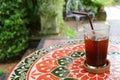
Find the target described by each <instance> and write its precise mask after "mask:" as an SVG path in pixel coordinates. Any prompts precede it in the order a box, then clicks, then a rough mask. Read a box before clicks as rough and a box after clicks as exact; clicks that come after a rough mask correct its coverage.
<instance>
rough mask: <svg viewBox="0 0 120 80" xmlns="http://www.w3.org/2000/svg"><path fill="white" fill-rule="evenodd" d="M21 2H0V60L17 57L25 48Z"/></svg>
mask: <svg viewBox="0 0 120 80" xmlns="http://www.w3.org/2000/svg"><path fill="white" fill-rule="evenodd" d="M22 6H23V4H22V0H1V1H0V59H1V60H5V59H9V58H12V57H15V56H18V55H19V54H20V52H21V51H22V50H24V49H25V48H26V47H27V41H28V30H27V28H26V26H25V25H26V23H27V20H26V18H25V16H26V10H25V8H24V7H22Z"/></svg>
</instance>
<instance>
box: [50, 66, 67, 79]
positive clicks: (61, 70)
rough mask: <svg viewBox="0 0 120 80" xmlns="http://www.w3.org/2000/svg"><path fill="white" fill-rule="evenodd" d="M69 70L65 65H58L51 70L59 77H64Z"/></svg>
mask: <svg viewBox="0 0 120 80" xmlns="http://www.w3.org/2000/svg"><path fill="white" fill-rule="evenodd" d="M68 73H69V71H68V69H66V68H65V67H58V68H56V69H55V70H53V71H52V74H53V75H55V76H57V77H60V78H65V77H66V76H67V75H68Z"/></svg>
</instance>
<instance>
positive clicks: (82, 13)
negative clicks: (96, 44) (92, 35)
mask: <svg viewBox="0 0 120 80" xmlns="http://www.w3.org/2000/svg"><path fill="white" fill-rule="evenodd" d="M73 14H78V15H85V16H86V17H87V18H88V20H89V22H90V26H91V29H92V30H94V28H93V24H92V21H91V18H90V16H89V15H88V13H86V12H73Z"/></svg>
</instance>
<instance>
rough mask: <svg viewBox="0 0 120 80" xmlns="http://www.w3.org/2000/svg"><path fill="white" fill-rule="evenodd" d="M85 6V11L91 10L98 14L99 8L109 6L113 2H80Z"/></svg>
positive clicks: (101, 0) (102, 0) (104, 0)
mask: <svg viewBox="0 0 120 80" xmlns="http://www.w3.org/2000/svg"><path fill="white" fill-rule="evenodd" d="M80 1H81V2H82V3H83V4H84V5H85V6H86V10H87V11H88V10H90V9H93V10H94V12H95V13H98V11H99V10H100V8H101V7H103V6H106V5H111V4H112V3H113V0H80Z"/></svg>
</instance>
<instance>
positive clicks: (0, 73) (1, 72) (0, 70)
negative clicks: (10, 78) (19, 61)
mask: <svg viewBox="0 0 120 80" xmlns="http://www.w3.org/2000/svg"><path fill="white" fill-rule="evenodd" d="M3 73H5V71H4V70H2V69H1V68H0V76H1V75H2V74H3Z"/></svg>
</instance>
